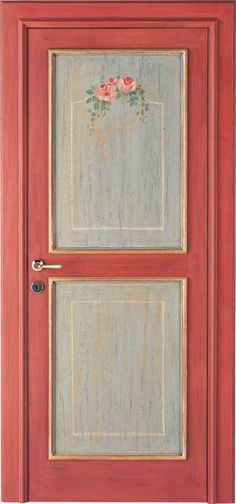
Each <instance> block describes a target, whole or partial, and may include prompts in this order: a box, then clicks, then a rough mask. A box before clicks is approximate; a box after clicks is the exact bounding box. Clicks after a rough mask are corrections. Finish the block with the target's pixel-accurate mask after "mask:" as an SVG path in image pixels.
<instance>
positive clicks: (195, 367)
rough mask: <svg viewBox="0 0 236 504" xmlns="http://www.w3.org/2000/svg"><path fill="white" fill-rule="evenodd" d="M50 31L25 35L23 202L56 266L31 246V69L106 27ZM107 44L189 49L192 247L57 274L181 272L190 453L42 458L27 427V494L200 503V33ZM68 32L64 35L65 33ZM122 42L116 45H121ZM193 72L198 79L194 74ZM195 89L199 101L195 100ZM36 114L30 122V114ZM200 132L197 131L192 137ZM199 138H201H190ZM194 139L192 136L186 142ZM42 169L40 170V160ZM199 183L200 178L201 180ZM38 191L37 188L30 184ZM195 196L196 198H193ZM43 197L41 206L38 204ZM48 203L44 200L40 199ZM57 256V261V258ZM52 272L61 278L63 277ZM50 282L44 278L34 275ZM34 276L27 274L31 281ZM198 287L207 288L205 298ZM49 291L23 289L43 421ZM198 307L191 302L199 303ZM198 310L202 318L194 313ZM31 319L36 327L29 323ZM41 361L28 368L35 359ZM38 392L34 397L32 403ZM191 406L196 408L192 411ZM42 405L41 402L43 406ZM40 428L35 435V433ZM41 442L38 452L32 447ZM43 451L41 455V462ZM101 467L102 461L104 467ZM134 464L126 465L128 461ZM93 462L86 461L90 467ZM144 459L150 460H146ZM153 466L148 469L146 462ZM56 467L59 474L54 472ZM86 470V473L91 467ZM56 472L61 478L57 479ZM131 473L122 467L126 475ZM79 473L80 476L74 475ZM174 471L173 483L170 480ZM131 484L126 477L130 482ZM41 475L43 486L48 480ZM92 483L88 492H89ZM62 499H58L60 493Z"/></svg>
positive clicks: (41, 108) (88, 42)
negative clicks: (26, 199)
mask: <svg viewBox="0 0 236 504" xmlns="http://www.w3.org/2000/svg"><path fill="white" fill-rule="evenodd" d="M87 30H88V27H87V28H86V30H83V29H81V30H80V29H79V30H76V29H75V30H73V29H71V30H69V31H68V28H67V29H65V30H64V29H62V30H61V29H60V30H53V29H50V28H47V30H44V29H43V28H42V29H41V28H39V29H37V30H30V35H29V59H30V61H29V82H30V85H29V89H30V90H31V91H30V94H29V101H30V107H29V124H30V129H29V145H30V153H29V155H30V166H31V171H30V180H29V184H30V191H29V194H30V205H32V209H33V208H34V206H35V205H36V206H38V205H39V204H40V205H41V214H40V218H39V215H38V214H37V213H36V212H35V211H32V212H31V213H30V236H31V239H30V254H32V256H33V255H35V256H36V255H37V256H38V255H39V254H42V257H43V258H44V259H45V260H46V261H47V262H53V256H52V255H50V254H48V249H47V242H45V240H44V239H42V240H41V243H39V242H38V239H37V237H38V236H42V237H43V236H45V233H46V232H47V231H48V229H47V228H48V220H47V212H48V208H47V200H46V198H47V194H46V193H45V187H47V180H48V177H47V175H48V173H47V166H48V165H47V161H48V156H47V151H46V150H45V148H44V147H43V146H44V145H46V143H47V82H46V81H45V80H44V79H42V80H41V85H40V89H38V88H37V89H38V93H35V91H34V90H35V86H37V77H36V76H37V75H39V72H40V74H42V72H43V74H44V75H46V76H47V70H48V54H47V52H48V48H49V47H51V48H54V47H57V48H60V47H63V48H65V49H66V48H71V47H73V48H74V47H78V46H79V47H80V48H86V47H88V46H89V47H91V48H94V47H98V46H100V47H101V45H103V47H107V48H109V47H110V46H111V42H110V36H111V31H110V29H109V27H108V26H107V24H106V25H105V27H104V28H102V26H101V27H100V29H94V28H93V29H91V30H89V36H88V32H87ZM112 33H113V41H112V45H113V48H122V47H123V48H126V49H127V46H129V47H131V48H132V47H133V48H135V47H137V42H136V41H137V40H138V44H139V48H140V47H141V48H142V47H145V48H147V47H156V46H157V44H158V47H159V48H160V49H162V48H165V49H166V48H173V47H174V48H179V47H186V48H188V49H189V52H190V56H191V72H192V73H191V72H190V76H191V75H192V78H191V79H190V84H189V93H190V98H189V103H191V107H190V108H189V114H190V119H189V124H190V130H189V135H190V138H192V141H193V139H194V142H193V144H192V145H194V150H191V149H190V152H189V156H190V158H189V163H190V166H191V174H192V177H191V178H190V181H189V189H188V190H189V201H190V202H191V206H190V208H191V210H190V214H189V218H190V224H189V233H190V236H189V240H190V242H189V243H190V251H189V253H188V254H187V255H186V257H184V256H182V257H180V256H179V257H178V258H177V257H176V256H175V254H170V255H168V258H167V257H165V258H164V257H158V260H157V258H156V257H153V256H151V257H150V258H149V256H148V255H145V254H140V256H135V255H133V254H127V255H126V256H125V257H123V256H122V254H117V255H116V254H113V255H112V254H106V255H100V256H99V255H96V254H93V255H92V254H91V255H90V254H84V255H83V256H80V257H79V260H78V258H77V257H76V256H73V255H66V254H60V261H62V264H63V268H62V270H61V273H60V274H61V275H62V276H66V277H67V276H71V275H73V276H75V277H76V276H79V277H83V276H88V277H92V276H96V277H98V276H99V277H101V278H104V279H105V278H114V277H116V278H118V277H127V276H128V277H130V276H131V277H139V278H141V277H144V276H147V277H153V276H161V277H163V276H165V277H167V276H168V277H170V276H173V275H172V273H171V271H172V272H174V276H180V277H183V276H188V277H189V300H188V303H189V304H188V338H189V353H188V359H189V360H188V372H189V373H190V375H189V385H190V390H189V392H188V415H189V418H190V419H191V420H189V422H190V423H189V424H188V458H187V460H186V461H184V460H182V461H178V463H177V461H176V462H175V461H173V460H172V461H171V460H166V461H165V464H162V463H161V461H159V460H155V461H140V460H139V461H128V460H122V461H119V460H118V461H116V460H112V461H98V460H94V461H81V460H76V461H75V460H66V461H62V460H57V461H53V460H52V461H50V460H49V461H47V450H48V436H47V433H46V432H45V431H44V429H40V430H39V431H37V435H36V430H35V429H32V430H31V432H30V462H31V464H30V468H31V469H30V498H31V499H35V500H36V499H38V498H41V499H45V498H47V499H48V497H49V496H50V498H52V499H53V498H55V497H56V498H57V499H58V498H64V499H67V500H71V499H72V500H79V499H84V498H85V499H87V500H91V499H92V500H94V499H95V500H97V499H101V500H104V499H105V500H109V499H117V500H120V499H122V500H126V499H128V500H133V499H135V500H143V499H144V500H146V499H151V500H154V501H155V500H157V499H158V500H159V499H160V500H162V499H166V498H167V496H168V498H169V499H171V500H176V499H179V500H181V501H183V500H203V501H204V500H205V499H206V342H207V338H206V255H205V252H206V224H207V223H206V203H207V199H206V196H207V191H206V189H207V187H206V176H207V171H206V167H207V157H206V155H207V150H206V146H207V143H206V125H207V115H206V113H207V110H206V91H207V88H206V84H207V31H206V29H205V28H203V29H201V28H200V29H197V30H192V29H185V30H183V29H181V28H177V29H174V28H173V29H171V30H166V29H165V28H162V27H161V28H160V29H159V28H158V30H156V29H152V28H151V29H149V28H148V27H145V28H144V29H142V28H140V27H139V26H138V23H136V26H135V27H134V28H133V29H132V30H129V28H127V26H126V27H124V28H123V29H122V30H121V29H117V27H116V28H114V29H113V30H112ZM68 35H69V38H68ZM121 41H122V43H121ZM195 76H197V78H195ZM196 95H197V96H198V100H196ZM36 117H37V120H35V118H36ZM199 135H200V137H199ZM196 136H197V137H198V139H199V142H197V143H196V140H195V138H196ZM190 141H191V140H190ZM39 165H40V166H41V167H42V168H43V169H42V170H41V171H40V172H39V171H38V169H37V166H39ZM204 181H205V182H204ZM36 187H37V188H38V190H37V191H35V188H36ZM196 195H197V197H196ZM39 201H40V203H39ZM45 203H46V204H45ZM58 262H59V261H58ZM60 274H59V276H60ZM40 276H41V278H42V279H45V281H47V277H48V275H47V274H46V273H45V272H43V273H42V275H40ZM31 278H32V279H33V278H34V275H32V273H31V274H30V279H31ZM204 293H205V294H204ZM47 298H48V291H47V290H45V293H44V295H43V296H37V298H36V296H33V295H30V310H29V311H30V334H34V338H30V351H29V354H30V361H31V364H30V397H31V401H32V402H31V410H30V424H31V425H39V424H40V425H45V426H46V425H47V422H48V404H47V391H48V388H47V387H48V383H47V381H46V380H45V376H46V375H47V370H48V354H47V352H48V348H47V347H48V340H47V338H48V330H47V327H48V326H47V324H48V321H47V319H44V318H43V319H42V318H41V317H40V324H39V318H38V317H39V313H40V312H41V313H45V312H44V310H47V302H48V299H47ZM199 303H200V305H201V307H199V308H198V309H197V310H196V309H195V308H196V306H199ZM199 310H200V312H201V317H199V316H198V313H199ZM36 319H38V324H37V323H36ZM39 326H40V339H39V337H36V336H35V335H36V332H37V331H38V330H37V327H39ZM36 356H37V362H38V363H39V362H40V365H37V366H35V361H34V359H35V357H36ZM36 397H37V400H36ZM196 402H197V404H198V413H197V415H196V413H195V407H196ZM43 405H44V406H43ZM38 434H39V435H38ZM39 446H40V448H39ZM37 452H39V453H41V454H42V455H41V456H40V460H39V459H38V458H37V459H35V457H34V453H37ZM41 457H42V458H41ZM105 463H106V464H108V465H104V464H105ZM131 463H133V465H130V464H131ZM89 464H92V465H89ZM146 464H148V465H146ZM150 464H152V465H150ZM55 465H56V466H57V467H59V468H60V469H58V471H57V470H56V469H54V467H55ZM91 468H93V469H91ZM62 471H63V474H64V476H63V478H62ZM127 471H128V472H127ZM78 473H79V474H80V477H81V479H82V481H83V483H84V485H85V486H86V488H85V486H84V485H81V479H80V481H78ZM173 473H174V475H175V477H174V484H173V485H169V483H168V482H169V481H170V478H171V479H172V477H173ZM131 480H132V481H133V483H131ZM45 481H46V482H47V484H46V486H45ZM88 489H89V492H88ZM62 496H63V497H62Z"/></svg>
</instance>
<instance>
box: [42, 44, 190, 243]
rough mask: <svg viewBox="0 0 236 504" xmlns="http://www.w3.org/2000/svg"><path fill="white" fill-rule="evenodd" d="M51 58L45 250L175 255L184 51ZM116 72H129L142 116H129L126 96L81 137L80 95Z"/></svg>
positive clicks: (179, 239) (180, 231) (84, 119)
mask: <svg viewBox="0 0 236 504" xmlns="http://www.w3.org/2000/svg"><path fill="white" fill-rule="evenodd" d="M51 57H52V82H53V86H52V125H53V126H52V152H53V154H52V165H53V168H52V169H53V178H52V184H53V198H52V214H53V221H52V236H53V246H54V247H53V248H57V249H59V250H61V252H62V251H63V249H67V250H69V249H81V248H82V249H86V248H87V249H93V248H94V249H96V248H97V249H101V248H102V249H123V248H125V249H127V248H128V249H129V248H131V249H136V248H141V249H150V248H151V249H179V250H181V249H183V245H184V234H186V231H185V216H184V213H185V210H186V209H185V191H186V188H185V170H186V166H185V149H186V139H185V131H184V129H185V127H186V125H185V113H186V111H185V107H186V104H185V93H186V90H185V87H186V85H187V81H186V75H185V73H186V71H185V54H184V53H183V52H182V53H181V52H179V53H178V52H176V53H174V52H169V53H168V52H166V53H161V52H159V53H158V52H155V51H153V52H150V51H149V52H148V51H147V52H141V53H140V52H135V51H133V52H131V51H127V52H123V53H121V52H120V53H119V51H118V52H113V54H112V52H110V51H108V52H106V51H105V52H104V53H103V52H98V53H96V52H94V53H93V52H90V53H88V52H86V51H85V53H83V52H82V51H81V52H80V53H79V52H77V53H76V52H74V53H67V54H65V53H64V54H63V52H62V53H54V54H52V56H51ZM117 75H120V76H121V77H122V76H124V75H132V76H133V78H134V79H135V80H136V82H137V83H140V85H141V86H142V88H143V91H144V93H145V95H144V96H145V100H146V101H145V103H146V104H147V106H148V107H149V109H148V111H146V112H145V118H143V120H140V119H138V117H137V110H139V108H138V106H137V105H136V106H134V107H130V106H129V101H128V99H129V94H126V95H124V96H123V99H121V98H119V99H116V100H115V101H112V102H111V106H110V110H109V112H108V113H107V114H106V115H105V116H104V117H101V118H99V119H97V120H96V123H95V125H94V129H93V130H92V131H91V126H90V114H89V112H88V110H90V109H91V108H92V109H93V102H92V98H91V96H90V97H89V95H88V94H87V92H86V91H87V90H88V89H89V88H90V86H92V85H94V86H95V87H97V88H98V87H99V86H100V83H102V82H106V81H108V79H109V77H110V76H117ZM86 98H87V99H89V100H90V101H91V103H90V104H87V103H86V101H85V100H86ZM96 105H97V104H96ZM101 196H102V197H101Z"/></svg>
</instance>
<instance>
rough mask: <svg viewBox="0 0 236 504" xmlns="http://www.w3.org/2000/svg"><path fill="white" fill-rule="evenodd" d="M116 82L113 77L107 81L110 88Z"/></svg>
mask: <svg viewBox="0 0 236 504" xmlns="http://www.w3.org/2000/svg"><path fill="white" fill-rule="evenodd" d="M116 81H117V79H116V78H115V77H110V79H109V80H108V84H110V86H112V85H113V84H115V83H116Z"/></svg>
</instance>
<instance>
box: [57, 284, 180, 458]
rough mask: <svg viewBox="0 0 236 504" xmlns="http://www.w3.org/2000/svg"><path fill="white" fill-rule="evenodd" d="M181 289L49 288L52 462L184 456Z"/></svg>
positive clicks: (133, 286) (149, 286) (129, 286)
mask: <svg viewBox="0 0 236 504" xmlns="http://www.w3.org/2000/svg"><path fill="white" fill-rule="evenodd" d="M182 284H183V282H182V280H176V281H174V280H173V281H171V280H169V281H165V282H162V281H158V280H156V281H149V282H147V281H141V282H140V281H133V282H131V281H123V282H119V281H107V282H102V281H96V282H92V281H87V282H84V281H78V282H76V281H70V280H68V281H63V280H62V281H58V282H54V289H53V318H52V327H53V329H52V330H53V343H52V353H53V372H52V387H53V403H52V417H53V453H54V454H55V455H64V456H66V455H86V454H87V455H97V454H100V455H109V454H110V455H141V456H142V455H182V453H183V418H182V417H183V395H182V394H183V390H184V385H183V378H182V377H183V369H182V361H183V353H184V352H183V285H182ZM185 386H186V384H185Z"/></svg>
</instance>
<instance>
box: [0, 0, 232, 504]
mask: <svg viewBox="0 0 236 504" xmlns="http://www.w3.org/2000/svg"><path fill="white" fill-rule="evenodd" d="M3 3H4V5H3V21H4V23H3V24H4V30H3V37H4V44H3V67H4V74H3V87H2V90H3V96H4V101H3V120H4V128H3V177H2V186H3V187H2V199H3V208H4V211H3V236H4V246H3V268H2V276H3V295H2V299H3V347H2V358H3V373H2V379H3V380H2V403H3V418H2V460H3V471H2V480H3V481H2V488H3V493H2V500H4V501H10V502H13V501H17V500H20V501H24V500H34V501H35V500H36V501H39V500H40V501H43V500H45V501H49V500H52V501H63V500H66V501H73V500H74V501H78V500H83V501H84V500H89V501H91V500H96V499H99V500H102V501H106V500H108V501H110V500H116V501H121V500H126V501H127V500H129V501H134V500H135V501H138V500H141V501H146V500H150V501H157V500H166V499H168V501H170V500H178V501H182V502H183V501H191V500H196V501H198V502H199V501H200V500H202V501H205V500H206V498H207V495H206V487H204V485H203V474H204V472H202V471H205V469H204V467H205V465H204V464H205V461H206V460H207V459H206V458H205V457H206V454H205V452H204V446H205V443H206V439H205V438H204V428H205V425H206V417H205V416H204V409H205V405H206V401H205V397H206V395H205V394H206V387H205V385H204V383H205V378H206V377H205V375H204V370H205V366H206V361H205V351H206V347H205V345H204V343H203V342H204V341H206V339H207V335H206V332H204V327H205V325H204V324H205V322H204V321H205V316H206V314H205V311H204V310H205V305H206V303H205V297H204V296H203V292H204V289H205V278H206V270H204V264H205V262H204V261H205V259H204V258H205V253H206V242H205V240H204V239H203V237H204V233H205V231H204V230H203V227H204V222H205V218H204V215H206V206H205V204H204V201H205V196H204V188H205V187H206V184H205V172H206V171H207V173H208V195H209V198H210V201H209V219H208V226H209V229H208V231H209V234H208V245H209V250H210V255H209V261H208V278H209V285H210V288H209V299H208V304H207V309H208V313H209V316H210V320H212V319H214V314H215V313H216V311H215V302H214V301H215V299H217V301H218V319H217V320H216V326H217V331H216V330H215V328H213V327H212V323H210V324H209V326H208V340H209V342H210V344H209V347H208V363H209V381H208V394H209V395H208V397H209V398H211V400H210V402H209V412H210V415H209V418H208V427H209V433H212V429H213V428H214V429H216V431H214V435H213V440H212V438H211V446H210V445H209V448H211V449H210V456H209V460H208V469H209V470H208V491H209V497H208V498H209V500H210V502H233V501H234V489H233V479H234V477H233V474H234V464H233V459H234V448H233V446H234V443H233V436H234V427H233V425H234V421H233V416H234V414H233V412H234V408H232V403H233V399H232V398H233V388H234V364H233V355H234V352H233V347H234V338H233V327H234V322H233V319H234V317H233V312H234V308H233V300H234V290H233V279H234V261H233V257H234V253H233V248H234V240H233V233H232V228H233V199H234V196H233V139H234V136H233V107H232V99H233V87H232V78H233V65H232V61H233V54H232V51H233V37H232V33H233V32H232V21H233V5H232V2H229V3H227V2H212V1H211V2H195V1H194V2H191V3H190V2H172V3H168V2H157V3H155V2H152V3H149V2H145V3H142V2H140V3H139V2H132V3H119V2H117V3H116V2H114V3H113V2H110V3H108V2H106V3H100V2H99V3H98V4H97V3H96V2H93V3H90V2H83V3H75V2H74V3H70V2H66V5H65V3H64V2H57V5H56V14H55V8H54V7H52V3H51V2H38V1H37V2H33V1H32V2H26V3H22V2H17V3H16V4H14V2H12V3H11V2H3ZM121 12H122V16H123V18H124V20H123V21H118V20H120V15H121ZM55 16H56V19H54V18H55ZM92 18H93V19H94V22H93V21H91V19H92ZM104 18H106V19H107V21H106V22H105V21H104V22H103V21H102V20H103V19H104ZM111 18H112V19H111ZM81 19H82V20H84V21H78V20H81ZM109 19H110V21H109ZM115 19H117V20H116V21H115ZM23 20H24V21H23ZM76 20H77V21H76ZM135 20H136V21H135ZM141 20H142V21H141ZM150 20H151V21H150ZM160 20H161V21H160ZM118 23H119V24H120V26H122V27H123V29H124V31H122V30H121V29H120V30H116V29H115V28H116V26H117V24H118ZM92 24H93V28H94V27H97V26H98V25H99V26H100V27H102V26H103V28H105V25H106V26H113V28H114V31H113V32H112V31H111V30H109V34H107V39H106V35H105V33H106V30H105V29H103V30H101V29H100V30H99V34H98V36H97V39H96V37H95V33H94V32H95V31H96V30H91V32H88V30H84V31H83V29H82V30H80V29H79V30H75V29H73V28H75V27H77V28H83V26H86V27H87V28H88V27H89V26H90V25H92ZM139 24H140V25H142V26H143V27H144V28H147V27H148V26H152V27H155V28H156V30H153V32H152V33H154V32H156V33H158V41H157V40H156V42H155V37H154V36H153V35H151V34H150V31H148V30H142V31H141V32H140V31H139V33H137V30H136V31H131V30H129V36H128V32H127V30H125V28H126V27H127V26H130V25H132V26H133V27H134V26H135V27H137V26H138V25H139ZM216 26H218V27H219V32H218V33H217V34H216V36H213V33H214V27H216ZM28 28H31V29H30V31H28ZM35 28H37V30H36V29H35ZM43 28H47V30H43ZM54 28H57V29H54ZM58 28H62V30H58ZM63 28H66V29H65V30H64V29H63ZM68 28H71V29H68ZM160 28H162V29H160ZM178 28H179V29H180V30H179V31H178ZM163 32H165V33H166V36H165V37H164V36H163ZM203 32H205V34H206V37H204V36H203ZM83 33H84V36H83ZM111 33H112V34H113V36H112V46H113V47H114V46H118V47H119V48H120V47H128V44H129V43H130V44H131V45H132V36H131V33H132V34H134V42H133V45H132V47H135V46H136V47H137V43H138V45H139V47H140V46H143V47H144V46H145V47H147V46H148V45H150V44H151V46H152V47H154V46H155V47H156V46H157V43H158V47H164V48H165V47H171V46H172V47H175V46H176V45H177V42H178V47H180V46H181V47H189V48H190V49H191V48H192V50H191V69H190V72H189V78H190V82H189V89H190V95H189V110H190V113H191V118H190V121H189V139H190V143H191V145H192V148H191V150H190V152H189V163H190V166H191V171H190V173H191V176H190V178H189V184H188V191H189V200H190V202H191V204H190V208H189V228H190V234H189V239H190V248H189V253H188V254H187V255H186V256H185V257H184V256H181V257H180V256H179V257H178V258H176V257H175V256H174V255H173V254H171V255H169V256H168V257H158V258H156V257H155V256H154V257H153V256H149V257H147V256H145V255H140V257H137V256H135V257H134V255H132V254H128V255H127V256H126V257H125V258H124V257H121V256H120V255H113V256H108V255H106V257H102V256H98V255H92V254H90V255H88V254H86V255H85V256H80V260H79V261H78V258H77V257H72V256H65V255H63V254H61V256H60V261H61V262H62V264H63V274H66V275H82V276H86V275H91V276H92V275H100V276H106V277H111V276H112V275H113V276H114V275H116V276H124V275H126V274H127V272H128V273H129V275H134V276H137V275H139V276H145V275H147V276H155V275H161V274H165V275H169V276H171V275H173V274H174V275H179V276H184V275H188V276H189V279H190V282H189V284H190V289H189V324H188V331H189V336H190V345H189V352H188V362H189V379H188V381H189V397H188V412H189V415H190V417H189V422H188V444H189V447H190V453H189V459H188V460H187V461H186V462H184V461H183V462H178V463H173V462H168V461H165V462H164V463H160V462H159V461H155V462H152V461H151V462H145V463H142V462H140V461H138V462H137V463H135V462H133V461H131V462H126V461H122V463H120V462H114V461H113V462H110V463H108V462H107V461H106V462H101V461H100V462H99V461H94V462H92V463H91V462H85V463H84V462H80V461H72V462H70V461H66V462H62V461H57V462H54V463H52V462H50V461H48V460H47V439H48V435H47V423H48V418H47V412H48V410H47V399H48V383H47V373H48V359H47V351H48V348H47V344H48V343H47V341H48V340H47V330H48V321H47V315H46V314H47V309H48V305H47V289H46V291H45V293H44V295H43V296H41V297H40V296H39V297H38V298H37V299H36V296H35V297H33V295H31V294H30V310H31V311H32V317H33V319H34V317H35V322H33V319H32V318H31V319H30V322H29V349H27V346H26V344H27V341H28V331H27V328H28V323H27V320H26V317H25V307H26V304H25V302H23V303H22V302H21V299H22V298H21V293H22V288H19V285H20V286H22V285H23V284H24V281H25V274H24V270H25V271H26V269H27V267H28V265H29V267H30V264H31V261H32V259H35V258H36V257H40V256H42V257H43V258H44V259H45V260H46V261H47V262H50V261H51V262H53V260H54V257H53V256H52V255H50V254H48V244H47V231H46V230H47V208H46V207H47V203H46V202H45V193H46V192H47V167H48V161H47V148H46V147H45V146H46V144H47V49H48V48H52V47H68V48H71V47H73V48H74V47H78V45H79V46H80V47H82V46H83V43H84V47H88V45H90V47H92V48H94V47H101V46H102V47H104V46H107V47H109V44H110V46H111ZM141 33H145V37H144V38H145V42H144V41H143V38H142V36H140V35H141ZM124 34H126V36H127V38H126V40H125V39H124ZM32 37H33V39H34V42H35V46H34V45H32V46H31V43H32ZM28 41H29V46H30V47H29V46H28ZM83 41H84V42H83ZM205 44H206V45H208V49H209V50H207V52H206V54H207V55H208V63H209V64H210V66H209V69H208V76H209V80H208V82H207V77H206V73H205V65H206V57H205V56H204V54H205V53H204V51H203V50H202V49H201V50H200V51H199V47H200V46H201V48H203V46H204V45H205ZM218 46H219V52H218ZM197 47H198V49H196V48H197ZM31 51H32V58H31ZM195 55H196V58H195ZM28 56H29V57H30V66H29V67H28V63H27V57H28ZM214 58H215V60H216V62H218V66H219V68H218V70H217V71H216V72H215V68H214V63H213V59H214ZM197 61H199V66H197V65H196V63H197ZM211 63H213V64H211ZM18 69H20V74H19V75H18ZM28 75H30V86H29V87H31V85H32V93H30V108H29V111H28V107H27V103H28V100H27V96H29V89H27V79H26V77H27V76H28ZM32 76H34V78H33V79H32ZM217 80H218V82H219V87H218V89H217V87H216V86H215V83H216V81H217ZM206 82H207V87H208V98H211V97H212V96H213V95H214V98H213V100H211V99H210V103H209V105H208V107H207V110H208V115H207V116H206V115H205V114H203V112H202V104H201V100H199V96H200V95H201V93H203V95H204V96H205V85H206ZM213 89H214V93H215V94H214V93H213V94H212V90H213ZM216 101H217V103H218V114H219V125H218V128H217V135H216V117H215V114H216V107H215V102H216ZM205 106H206V101H204V107H205ZM31 107H32V108H31ZM204 107H203V108H204ZM28 112H29V115H28ZM28 117H29V119H30V120H29V125H28V128H26V119H27V118H28ZM23 119H24V120H23ZM208 121H209V122H208ZM207 122H208V125H209V138H208V143H209V158H208V161H207V162H206V158H205V156H204V152H205V149H206V145H205V140H206V132H205V125H206V124H207ZM22 126H23V127H22ZM28 131H29V133H32V136H31V135H30V144H31V143H32V145H31V149H30V160H29V166H30V173H27V163H26V146H27V142H28V139H27V133H28ZM35 133H36V134H35ZM34 135H35V142H34V141H33V138H34ZM214 156H215V158H217V160H218V168H217V173H218V179H216V176H215V175H216V165H215V160H214ZM20 159H21V161H22V162H20ZM31 177H32V180H31ZM29 179H30V196H29V202H30V205H32V210H33V213H34V211H35V214H34V217H32V210H30V214H29V215H28V211H27V205H26V202H25V203H24V209H25V210H24V212H22V202H24V201H25V200H24V196H23V197H22V190H23V193H24V194H25V193H26V191H27V186H28V180H29ZM214 187H215V190H213V188H214ZM36 188H37V190H36ZM39 189H40V190H39ZM38 190H39V193H38ZM212 190H213V191H212ZM212 194H214V195H215V194H216V196H217V197H216V198H215V199H214V198H213V199H211V197H212ZM216 214H217V216H218V224H217V228H218V234H217V235H215V232H214V230H215V225H216ZM28 223H29V230H30V248H29V255H28V254H27V252H26V249H25V243H26V240H27V229H28ZM204 229H205V228H204ZM44 236H45V240H44ZM44 242H45V243H44ZM19 247H20V251H21V252H20V258H19ZM216 248H218V250H219V257H218V264H216V263H215V255H216V254H215V249H216ZM212 258H214V261H213V259H212ZM163 272H164V273H163ZM40 276H41V278H42V279H44V280H45V281H46V283H47V274H45V273H43V274H42V275H40ZM34 279H35V274H33V272H32V271H31V270H29V281H32V280H34ZM217 282H218V285H217ZM20 298H21V299H20ZM19 320H20V321H21V322H20V324H19ZM22 324H23V325H24V330H23V331H22ZM19 341H20V342H21V343H20V345H19ZM217 341H219V349H218V359H217V361H216V359H215V357H214V356H213V358H211V351H212V349H213V350H214V345H216V344H217ZM27 356H29V378H30V382H29V384H28V387H27V385H26V383H25V384H24V380H23V381H22V376H24V374H25V371H26V363H27ZM216 372H217V374H218V380H217V378H216ZM217 385H218V386H217ZM27 388H29V402H27V394H26V391H27ZM213 389H214V394H212V391H213ZM216 398H217V402H218V404H217V408H215V405H216ZM27 407H28V410H29V411H28V412H27ZM212 444H213V450H212ZM216 445H217V446H216ZM216 448H217V449H216ZM214 450H215V451H214ZM27 459H28V460H27ZM28 468H30V472H29V473H28ZM28 476H29V485H28V481H27V480H28ZM170 481H171V484H170ZM214 487H215V490H214V491H213V492H212V488H214Z"/></svg>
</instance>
